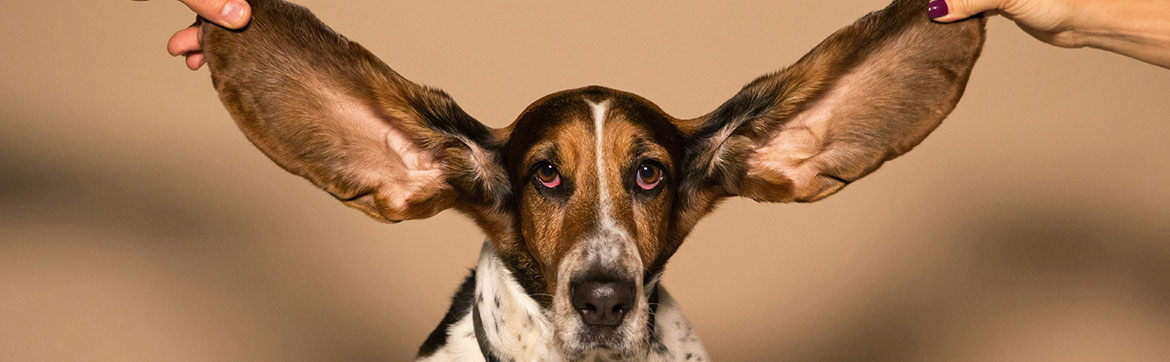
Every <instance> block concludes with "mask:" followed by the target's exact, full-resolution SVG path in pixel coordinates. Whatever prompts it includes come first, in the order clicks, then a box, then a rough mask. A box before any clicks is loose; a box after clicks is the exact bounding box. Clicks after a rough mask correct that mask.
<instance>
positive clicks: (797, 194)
mask: <svg viewBox="0 0 1170 362" xmlns="http://www.w3.org/2000/svg"><path fill="white" fill-rule="evenodd" d="M984 23H985V19H982V18H978V19H971V20H967V21H963V22H959V23H955V24H939V23H935V22H932V21H930V19H929V18H927V16H926V0H895V1H894V3H893V4H891V5H890V6H889V7H887V8H886V9H883V10H881V11H877V12H873V13H870V14H869V15H866V16H865V17H863V18H861V19H860V20H858V21H857V22H856V23H854V24H853V25H851V26H849V27H846V28H844V29H841V30H839V31H837V32H836V33H834V34H833V35H831V36H829V38H828V39H826V40H825V41H824V42H822V43H821V44H820V45H818V46H817V47H816V48H814V49H813V50H812V51H811V52H809V53H808V54H806V55H805V56H804V57H803V58H801V59H800V60H799V61H797V62H796V64H793V65H792V66H790V67H788V68H786V69H783V70H781V71H779V72H777V73H774V74H771V75H767V76H764V77H761V78H759V79H756V80H755V81H753V82H752V83H750V84H748V85H747V86H745V87H744V88H743V90H742V91H740V92H739V93H738V94H736V95H735V96H734V97H732V98H731V100H729V101H727V102H726V103H724V104H723V105H722V106H720V107H719V109H717V110H716V111H714V112H712V113H711V114H709V115H707V116H704V117H703V118H700V119H698V120H694V121H691V122H692V123H691V124H693V125H695V129H696V131H695V132H694V135H695V136H694V137H695V139H694V141H695V142H693V143H694V147H692V150H691V152H690V154H691V159H692V160H693V162H692V165H694V167H695V168H696V173H697V174H699V175H700V177H702V178H704V180H703V181H699V182H701V183H705V184H708V185H711V186H718V187H716V188H717V189H720V190H722V191H721V192H723V193H725V194H726V195H740V196H745V197H750V198H752V199H755V200H758V201H769V202H790V201H798V202H811V201H816V200H819V199H822V198H824V197H827V196H829V195H832V194H833V193H835V192H837V191H838V190H840V189H841V188H843V187H845V185H848V184H849V183H851V182H853V181H855V180H857V179H859V178H861V177H863V176H865V175H867V174H869V173H870V172H873V171H874V170H876V169H877V168H878V167H879V166H881V164H882V163H883V162H885V161H887V160H890V159H893V158H895V157H898V156H899V155H901V154H903V153H906V152H907V151H909V150H910V149H911V148H913V147H914V146H915V145H917V144H918V143H919V142H921V141H922V140H923V139H924V138H925V137H926V135H927V134H929V133H930V132H931V131H932V130H934V128H935V127H937V126H938V125H939V123H940V122H942V119H943V118H944V117H946V115H947V114H948V113H950V111H951V110H952V109H954V107H955V104H956V103H957V102H958V101H959V97H960V96H962V94H963V89H964V87H965V86H966V83H967V78H968V76H969V75H970V74H971V68H972V66H974V64H975V59H976V58H978V56H979V52H980V50H981V48H982V46H983V39H984Z"/></svg>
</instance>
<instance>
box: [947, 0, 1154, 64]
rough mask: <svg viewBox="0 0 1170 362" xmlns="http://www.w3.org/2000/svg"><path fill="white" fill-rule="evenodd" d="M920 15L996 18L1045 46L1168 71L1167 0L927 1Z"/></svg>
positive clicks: (950, 18)
mask: <svg viewBox="0 0 1170 362" xmlns="http://www.w3.org/2000/svg"><path fill="white" fill-rule="evenodd" d="M926 13H927V15H929V16H930V17H931V18H933V19H934V20H935V21H938V22H943V23H949V22H953V21H958V20H962V19H966V18H968V17H971V16H974V15H977V14H980V13H984V14H988V15H995V14H1000V15H1003V16H1004V17H1005V18H1008V19H1010V20H1012V21H1014V22H1015V23H1016V25H1018V26H1019V27H1020V29H1023V30H1024V31H1025V32H1027V33H1028V34H1030V35H1032V36H1033V37H1035V38H1036V39H1040V40H1041V41H1043V42H1045V43H1048V44H1052V45H1055V46H1059V47H1065V48H1080V47H1091V48H1097V49H1103V50H1108V51H1111V52H1114V53H1118V54H1121V55H1125V56H1129V57H1132V58H1135V59H1138V60H1141V61H1144V62H1147V63H1150V64H1154V65H1158V66H1162V67H1165V68H1170V20H1167V19H1170V0H1125V1H1116V0H931V1H930V3H929V4H927V10H926Z"/></svg>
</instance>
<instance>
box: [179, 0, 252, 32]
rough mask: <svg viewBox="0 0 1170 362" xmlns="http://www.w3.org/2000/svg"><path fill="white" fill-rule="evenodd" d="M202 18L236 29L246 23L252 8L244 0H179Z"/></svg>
mask: <svg viewBox="0 0 1170 362" xmlns="http://www.w3.org/2000/svg"><path fill="white" fill-rule="evenodd" d="M179 1H181V2H183V4H186V5H187V7H189V8H191V10H193V11H195V13H196V14H199V16H202V17H203V18H204V19H207V20H210V21H211V22H213V23H216V24H219V25H222V26H224V27H228V28H232V29H238V28H242V27H244V25H248V19H249V18H250V17H251V16H252V8H251V7H250V6H248V3H247V2H246V1H244V0H179Z"/></svg>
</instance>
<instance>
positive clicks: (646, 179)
mask: <svg viewBox="0 0 1170 362" xmlns="http://www.w3.org/2000/svg"><path fill="white" fill-rule="evenodd" d="M635 179H636V180H638V187H641V188H642V189H643V190H647V191H649V190H653V189H654V188H655V187H658V183H659V182H662V167H658V165H655V164H653V163H649V162H643V163H642V165H640V166H638V175H637V177H635Z"/></svg>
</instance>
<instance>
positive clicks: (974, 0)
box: [926, 0, 1011, 23]
mask: <svg viewBox="0 0 1170 362" xmlns="http://www.w3.org/2000/svg"><path fill="white" fill-rule="evenodd" d="M1008 1H1011V0H931V1H930V3H928V4H927V5H926V15H929V16H930V17H931V18H932V19H934V21H938V22H943V23H949V22H952V21H958V20H963V19H966V18H969V17H972V16H975V15H978V14H979V13H982V12H984V11H993V10H998V9H1002V8H1004V7H1005V6H1007V2H1008Z"/></svg>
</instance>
